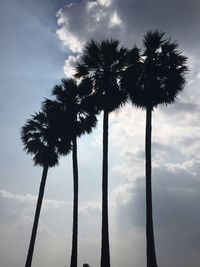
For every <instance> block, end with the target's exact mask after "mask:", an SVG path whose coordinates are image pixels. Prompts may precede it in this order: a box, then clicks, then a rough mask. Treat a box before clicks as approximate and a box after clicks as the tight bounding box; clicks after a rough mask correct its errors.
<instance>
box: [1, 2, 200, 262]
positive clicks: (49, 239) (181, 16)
mask: <svg viewBox="0 0 200 267" xmlns="http://www.w3.org/2000/svg"><path fill="white" fill-rule="evenodd" d="M199 13H200V2H199V1H198V0H190V1H181V0H168V1H164V0H124V1H122V0H121V1H120V0H97V1H89V0H85V1H80V0H79V1H78V0H74V1H73V0H43V1H39V0H34V1H33V0H6V1H3V0H1V1H0V34H1V42H0V58H1V60H0V81H1V85H0V94H1V97H0V102H1V103H0V119H1V131H0V142H1V146H0V147H1V154H0V164H1V165H0V166H1V173H0V240H1V241H0V265H1V266H3V267H10V266H16V267H21V266H23V265H24V263H25V258H26V254H27V247H28V244H29V238H30V233H31V228H32V222H33V216H34V210H35V205H36V197H37V193H38V188H39V183H40V178H41V173H42V169H41V168H39V167H34V166H33V162H32V160H31V157H30V156H27V155H26V154H25V153H24V152H23V147H22V144H21V142H20V128H21V126H22V125H23V124H24V122H25V120H26V119H27V118H29V117H30V115H31V114H33V112H34V111H38V110H39V108H40V103H41V101H42V100H43V99H44V98H45V97H50V95H51V89H52V88H53V86H54V85H55V84H56V83H59V81H60V79H61V78H63V77H66V76H68V77H70V76H71V75H72V74H73V69H72V68H71V66H72V65H73V62H74V61H75V60H76V57H77V56H78V54H79V53H80V52H81V49H82V46H83V45H84V42H85V41H87V40H88V39H89V38H95V39H97V40H102V39H105V38H111V37H112V38H118V39H119V40H120V41H121V43H122V44H123V45H125V46H128V47H131V46H132V45H133V44H134V43H136V44H138V45H139V46H141V45H142V37H143V36H144V34H145V32H146V31H147V30H149V29H152V30H153V29H161V30H163V31H165V32H166V36H168V37H170V36H171V38H172V40H177V42H178V43H179V45H180V50H181V51H183V54H185V55H187V56H188V58H189V60H188V64H189V69H190V72H189V74H188V76H187V85H186V87H185V90H184V92H183V93H182V94H181V95H180V97H179V99H178V101H177V103H176V104H174V105H171V106H168V107H160V108H158V109H156V110H155V112H154V114H153V148H152V155H153V204H154V224H155V242H156V250H157V258H158V264H159V266H162V267H168V266H170V267H188V266H191V267H198V266H199V262H200V228H199V225H200V212H199V210H200V177H199V176H200V175H199V174H200V156H199V151H200V126H199V121H200V105H199V103H200V93H199V88H200V61H199V58H200V46H199V43H200V27H199V25H200V15H199ZM144 119H145V113H144V111H141V110H136V109H135V108H133V107H132V106H131V104H127V105H126V107H125V108H123V109H120V110H118V111H117V112H116V113H115V114H112V115H111V116H110V134H109V142H110V146H109V166H110V167H109V205H110V214H109V216H110V217H109V223H110V249H111V263H112V266H114V267H121V266H126V267H131V266H133V265H134V266H137V267H144V266H145V262H146V260H145V249H146V248H145V195H144V192H145V188H144V186H145V184H144V129H145V121H144ZM101 133H102V121H101V117H100V118H99V125H98V127H97V129H96V130H95V131H94V133H93V134H92V135H90V136H84V137H82V139H81V140H79V142H78V145H79V146H78V151H79V168H80V210H79V218H80V219H79V222H80V227H79V266H82V264H83V263H84V262H88V263H89V264H91V266H93V267H96V266H99V262H100V232H101V223H100V222H101V210H100V207H101V202H100V200H101V153H102V147H101V141H102V138H101ZM71 203H72V168H71V156H70V155H69V156H68V157H66V158H61V160H60V165H59V166H58V167H56V168H54V169H50V171H49V175H48V181H47V185H46V191H45V199H44V204H43V207H42V212H41V219H40V224H39V229H38V236H37V240H36V246H35V252H34V258H33V267H36V266H37V267H47V266H48V267H55V266H58V267H64V266H69V260H70V250H71V228H72V204H71Z"/></svg>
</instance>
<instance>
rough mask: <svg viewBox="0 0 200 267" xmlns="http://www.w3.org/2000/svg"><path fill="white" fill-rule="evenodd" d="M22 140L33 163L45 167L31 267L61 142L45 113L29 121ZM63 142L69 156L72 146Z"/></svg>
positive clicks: (30, 253) (28, 265) (29, 260)
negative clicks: (50, 173) (47, 187)
mask: <svg viewBox="0 0 200 267" xmlns="http://www.w3.org/2000/svg"><path fill="white" fill-rule="evenodd" d="M21 140H22V142H23V145H24V150H25V151H26V152H27V153H28V154H32V155H34V157H33V161H34V163H35V165H39V166H42V167H43V173H42V179H41V183H40V189H39V194H38V200H37V205H36V211H35V217H34V223H33V228H32V234H31V239H30V244H29V249H28V254H27V258H26V264H25V267H31V264H32V257H33V251H34V246H35V239H36V234H37V228H38V222H39V216H40V210H41V206H42V201H43V195H44V189H45V183H46V178H47V172H48V169H49V167H54V166H55V165H56V164H58V149H56V147H57V146H59V145H58V144H59V143H60V141H59V139H58V138H57V137H56V131H55V129H54V128H53V127H52V126H51V125H50V123H49V118H48V116H47V114H46V113H44V112H39V113H35V114H34V115H33V116H32V118H31V119H29V120H27V122H26V124H25V125H24V126H23V127H22V129H21ZM62 142H63V144H62V146H65V154H67V153H68V152H69V151H70V149H71V144H70V142H68V141H65V140H62ZM63 153H64V152H63Z"/></svg>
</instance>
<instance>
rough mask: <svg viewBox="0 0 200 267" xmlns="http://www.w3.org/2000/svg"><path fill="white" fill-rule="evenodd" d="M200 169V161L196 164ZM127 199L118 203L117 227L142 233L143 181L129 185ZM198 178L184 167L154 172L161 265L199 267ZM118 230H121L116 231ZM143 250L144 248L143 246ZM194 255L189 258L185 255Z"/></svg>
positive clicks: (199, 194)
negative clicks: (128, 197)
mask: <svg viewBox="0 0 200 267" xmlns="http://www.w3.org/2000/svg"><path fill="white" fill-rule="evenodd" d="M196 168H197V169H198V170H197V172H198V173H199V172H200V163H198V166H196ZM128 191H129V192H128V193H129V194H132V197H131V198H130V200H129V201H128V202H126V203H124V204H122V203H121V204H120V203H117V204H118V209H117V220H116V222H118V224H119V225H118V226H119V229H125V230H126V231H127V229H131V228H133V229H138V230H137V231H140V232H141V234H142V233H144V232H145V182H144V178H142V177H141V178H138V179H137V180H136V182H135V184H134V185H133V186H132V187H131V186H130V187H128ZM199 203H200V180H199V177H198V175H192V174H191V173H190V172H189V171H187V170H181V169H178V168H177V169H176V170H175V171H171V170H169V169H167V168H165V167H163V168H155V170H154V172H153V204H154V206H153V213H154V225H155V239H156V247H157V248H158V258H159V261H160V265H162V266H163V267H167V266H176V267H179V266H182V267H186V266H188V264H191V262H192V263H193V265H192V266H193V267H198V264H199V260H200V255H199V252H198V251H199V250H200V230H199V223H200V215H199ZM119 231H120V230H119ZM144 249H145V248H144ZM192 254H193V256H194V259H195V260H192V261H191V258H190V257H189V258H188V255H192Z"/></svg>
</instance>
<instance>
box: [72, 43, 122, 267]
mask: <svg viewBox="0 0 200 267" xmlns="http://www.w3.org/2000/svg"><path fill="white" fill-rule="evenodd" d="M126 53H127V50H126V49H125V48H123V47H119V41H117V40H105V41H102V42H100V43H97V42H96V41H94V40H90V41H89V42H88V43H86V45H85V47H84V49H83V53H82V55H81V58H80V61H79V62H78V63H77V64H76V75H75V77H77V78H86V77H87V78H89V79H91V81H92V84H93V90H92V95H91V99H92V100H91V102H92V101H93V103H94V105H95V106H96V108H97V110H99V111H103V167H102V169H103V172H102V240H101V267H109V266H110V251H109V230H108V120H109V113H110V112H111V111H114V110H115V109H117V108H118V107H119V106H120V105H123V104H124V103H125V102H126V94H125V91H123V90H121V88H120V83H119V79H120V77H121V72H122V71H123V70H124V68H125V66H126V64H125V58H126V57H125V56H126Z"/></svg>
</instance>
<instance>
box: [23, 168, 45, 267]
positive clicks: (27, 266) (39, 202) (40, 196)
mask: <svg viewBox="0 0 200 267" xmlns="http://www.w3.org/2000/svg"><path fill="white" fill-rule="evenodd" d="M47 172H48V166H44V168H43V173H42V179H41V182H40V189H39V194H38V200H37V206H36V211H35V217H34V223H33V229H32V233H31V240H30V244H29V249H28V255H27V258H26V264H25V267H31V264H32V258H33V251H34V246H35V238H36V234H37V228H38V222H39V217H40V210H41V206H42V200H43V196H44V188H45V183H46V179H47Z"/></svg>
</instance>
